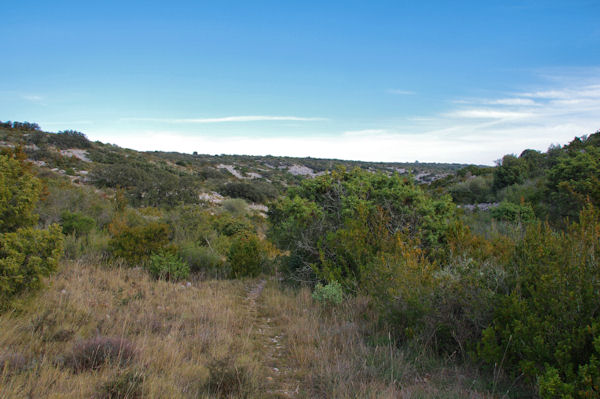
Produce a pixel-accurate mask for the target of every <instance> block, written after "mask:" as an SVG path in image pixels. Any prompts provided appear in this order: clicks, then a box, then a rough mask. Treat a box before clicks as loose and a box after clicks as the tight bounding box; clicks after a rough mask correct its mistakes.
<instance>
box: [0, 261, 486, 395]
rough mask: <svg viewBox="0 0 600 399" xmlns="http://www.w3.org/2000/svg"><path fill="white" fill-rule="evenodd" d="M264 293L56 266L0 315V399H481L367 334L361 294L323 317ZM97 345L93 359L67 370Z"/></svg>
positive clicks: (436, 368) (236, 285)
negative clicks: (45, 281) (30, 296)
mask: <svg viewBox="0 0 600 399" xmlns="http://www.w3.org/2000/svg"><path fill="white" fill-rule="evenodd" d="M263 287H265V286H264V283H263V282H259V281H257V280H244V281H240V280H235V281H206V282H194V283H193V284H192V286H191V287H187V286H186V285H185V284H175V283H168V282H164V281H155V280H153V279H151V278H149V277H148V276H147V274H146V273H145V272H144V271H142V270H139V269H128V268H106V267H101V266H95V265H90V264H86V263H82V262H67V263H65V264H64V265H63V268H62V270H61V272H60V273H59V274H58V275H56V276H54V277H53V278H52V279H51V281H50V282H49V287H48V288H47V289H46V290H44V291H43V292H42V293H41V294H40V295H39V296H38V297H36V298H35V299H34V300H32V301H31V303H30V304H29V305H27V306H26V307H25V309H23V310H22V311H20V312H19V313H18V314H17V313H13V314H4V315H2V316H0V360H1V362H0V363H2V364H1V368H0V397H2V398H23V397H32V398H215V397H223V398H267V397H270V398H285V397H294V398H398V397H403V398H425V397H442V398H443V397H448V398H464V397H471V398H481V397H486V395H483V394H480V393H478V392H477V391H476V390H475V389H472V387H473V382H474V380H476V379H477V375H475V374H474V373H472V372H467V371H466V370H465V369H464V368H458V367H456V366H446V365H444V364H441V363H439V362H437V363H435V362H434V363H432V362H431V358H430V357H427V356H420V357H419V356H416V355H415V354H414V352H403V351H401V350H399V349H397V348H394V347H393V346H392V345H390V343H389V341H388V340H387V336H385V335H384V336H381V335H377V330H376V329H375V327H374V323H373V322H372V317H371V315H370V310H369V308H368V306H367V303H366V301H365V300H363V299H361V298H357V299H353V300H350V301H349V302H347V303H344V304H343V305H342V306H341V307H338V308H335V309H323V308H322V307H321V306H320V305H319V304H317V303H314V301H313V300H312V298H311V297H310V292H309V291H308V290H286V289H282V288H281V287H279V285H278V284H277V283H276V282H275V281H274V280H271V281H269V282H268V283H267V284H266V287H265V288H264V290H263ZM366 337H379V338H378V339H377V338H370V341H372V343H371V344H369V343H368V342H369V339H367V338H366ZM90 348H92V349H90ZM98 348H102V351H104V352H102V356H101V357H100V360H97V359H96V358H95V357H94V358H93V359H91V360H90V363H89V365H91V366H89V367H87V366H86V367H73V363H72V359H73V356H74V355H75V354H78V356H80V358H78V363H77V364H88V363H85V362H86V361H87V360H89V359H87V358H86V356H88V357H93V356H96V355H97V353H98ZM106 348H108V349H106ZM124 348H125V349H126V353H127V355H126V356H125V357H126V360H127V361H125V362H124V361H123V353H124ZM88 349H90V350H88ZM89 353H91V354H92V355H88V354H89ZM411 353H412V355H411V356H409V354H411ZM115 354H116V355H115ZM2 359H3V360H2ZM448 364H452V363H451V362H449V363H448ZM488 396H489V397H491V395H488Z"/></svg>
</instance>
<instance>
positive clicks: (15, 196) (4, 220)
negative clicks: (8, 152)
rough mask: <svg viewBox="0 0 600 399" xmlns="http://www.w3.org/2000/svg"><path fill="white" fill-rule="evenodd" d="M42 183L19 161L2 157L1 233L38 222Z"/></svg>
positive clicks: (0, 184)
mask: <svg viewBox="0 0 600 399" xmlns="http://www.w3.org/2000/svg"><path fill="white" fill-rule="evenodd" d="M41 187H42V186H41V183H40V181H39V179H37V178H35V177H34V176H33V175H32V174H31V173H30V171H29V170H28V168H27V166H26V165H24V164H22V163H21V162H20V161H19V160H17V159H13V158H11V157H8V156H4V155H0V233H4V232H8V231H14V230H16V229H17V228H19V227H23V226H32V225H33V224H34V223H35V222H37V218H38V217H37V215H35V214H34V213H33V211H34V209H35V206H36V204H37V202H38V200H39V196H40V191H41Z"/></svg>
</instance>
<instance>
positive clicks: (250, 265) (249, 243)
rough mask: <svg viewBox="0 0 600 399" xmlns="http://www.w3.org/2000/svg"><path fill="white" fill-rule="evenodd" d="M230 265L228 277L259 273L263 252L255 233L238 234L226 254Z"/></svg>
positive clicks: (253, 275) (251, 275) (249, 275)
mask: <svg viewBox="0 0 600 399" xmlns="http://www.w3.org/2000/svg"><path fill="white" fill-rule="evenodd" d="M227 260H228V261H229V265H230V267H231V272H230V273H231V274H230V277H232V278H239V277H256V276H258V275H259V274H260V272H261V268H262V263H263V260H264V253H263V251H262V248H261V243H260V239H259V238H258V236H257V235H256V234H238V235H236V236H235V237H233V242H232V243H231V247H230V249H229V253H228V255H227Z"/></svg>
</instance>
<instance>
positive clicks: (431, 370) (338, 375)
mask: <svg viewBox="0 0 600 399" xmlns="http://www.w3.org/2000/svg"><path fill="white" fill-rule="evenodd" d="M261 312H262V314H263V317H266V318H267V319H270V320H272V324H275V325H274V327H273V328H274V332H273V333H274V334H276V336H277V337H280V339H279V342H280V343H282V344H283V345H282V348H280V350H281V351H283V352H284V354H282V356H281V357H280V358H279V359H277V361H276V362H277V363H279V365H280V366H279V367H278V368H280V369H281V368H283V370H287V373H279V378H280V379H281V380H282V381H283V383H284V384H287V385H288V386H291V387H293V386H294V385H296V386H298V387H299V389H298V394H297V395H296V396H297V397H306V398H432V397H435V398H486V397H494V395H492V394H488V393H483V392H478V391H477V390H476V389H475V388H474V387H475V386H478V385H479V384H480V379H481V377H480V376H479V375H478V374H477V373H476V372H475V371H474V370H471V369H469V368H467V367H459V366H456V365H455V363H454V362H452V361H448V362H444V361H443V360H440V359H437V358H435V357H434V356H430V355H427V354H424V353H418V352H415V351H414V350H409V349H404V350H401V349H398V348H397V347H395V346H394V345H392V343H391V342H390V340H389V338H388V336H387V335H385V334H384V335H382V333H381V331H378V329H377V327H376V326H375V323H374V319H375V318H374V315H373V314H372V312H371V310H370V309H369V306H368V303H367V301H366V300H365V299H364V298H354V299H349V300H348V301H347V302H345V303H344V304H342V305H341V306H339V307H335V308H328V309H324V308H322V307H321V306H320V305H319V304H316V303H315V302H314V301H313V300H312V298H311V295H310V292H309V291H308V290H307V289H303V290H300V291H296V290H288V291H287V292H284V293H282V289H281V288H280V287H277V286H276V285H275V284H269V285H268V286H267V288H266V289H265V292H264V293H263V302H262V304H261ZM367 337H370V338H367ZM276 378H277V377H276ZM498 396H500V395H498Z"/></svg>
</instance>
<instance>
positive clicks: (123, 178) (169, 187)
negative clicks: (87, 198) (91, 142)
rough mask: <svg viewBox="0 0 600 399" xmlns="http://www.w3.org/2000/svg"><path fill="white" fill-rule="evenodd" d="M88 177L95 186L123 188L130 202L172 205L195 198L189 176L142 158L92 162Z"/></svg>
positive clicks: (195, 191) (195, 184)
mask: <svg viewBox="0 0 600 399" xmlns="http://www.w3.org/2000/svg"><path fill="white" fill-rule="evenodd" d="M90 178H91V180H92V181H93V182H94V184H95V185H96V186H98V187H111V188H119V187H122V188H124V189H125V190H126V193H127V195H128V198H129V200H130V201H131V203H132V204H133V205H138V206H142V205H145V206H160V205H163V206H170V207H172V206H176V205H179V204H187V203H197V202H198V184H197V181H196V180H195V179H194V178H193V177H192V176H189V175H182V176H180V175H179V173H177V172H175V171H173V170H169V169H167V168H163V167H159V166H157V165H155V164H153V163H150V162H146V161H136V160H127V161H125V160H123V161H121V162H118V163H113V164H108V165H101V166H96V167H95V168H94V169H93V170H92V173H91V174H90Z"/></svg>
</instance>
